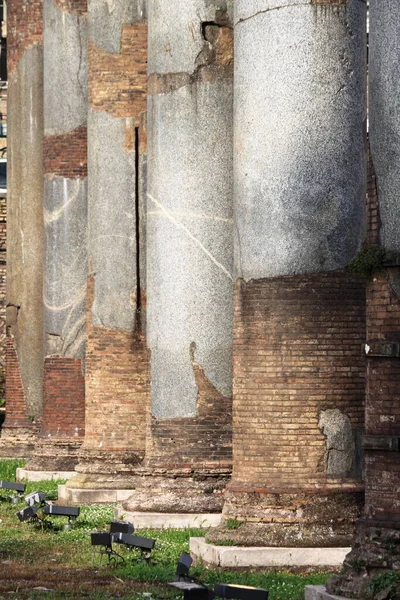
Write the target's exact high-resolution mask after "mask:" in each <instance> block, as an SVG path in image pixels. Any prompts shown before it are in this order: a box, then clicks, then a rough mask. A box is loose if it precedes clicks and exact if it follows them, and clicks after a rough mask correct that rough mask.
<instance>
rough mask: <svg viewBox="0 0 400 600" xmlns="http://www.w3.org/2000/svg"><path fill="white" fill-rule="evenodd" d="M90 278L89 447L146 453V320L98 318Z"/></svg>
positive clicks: (147, 362)
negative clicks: (126, 325)
mask: <svg viewBox="0 0 400 600" xmlns="http://www.w3.org/2000/svg"><path fill="white" fill-rule="evenodd" d="M93 294H94V278H93V277H91V278H90V279H89V283H88V311H87V324H88V325H87V332H88V335H87V344H86V435H85V449H87V450H88V449H93V450H97V449H98V448H101V449H102V450H110V451H111V450H127V451H128V450H129V451H130V452H136V453H137V454H138V456H139V457H140V458H143V455H144V450H145V439H146V418H147V411H148V406H149V385H150V382H149V356H148V350H147V347H146V342H145V338H144V335H143V333H142V331H141V328H140V326H139V327H138V328H137V330H136V331H121V330H116V329H108V328H106V327H95V326H93V324H92V319H91V308H92V303H93Z"/></svg>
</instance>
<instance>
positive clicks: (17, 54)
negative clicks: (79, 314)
mask: <svg viewBox="0 0 400 600" xmlns="http://www.w3.org/2000/svg"><path fill="white" fill-rule="evenodd" d="M42 31H43V16H42V4H41V2H40V1H37V0H34V1H33V2H25V1H24V0H12V1H11V2H9V3H8V77H9V82H8V85H9V91H8V182H7V186H8V194H7V300H6V301H7V349H6V379H7V384H6V403H7V409H6V420H5V423H4V426H3V430H2V442H1V445H0V455H3V456H4V455H8V456H17V455H22V456H25V457H27V456H30V455H31V453H32V450H33V446H32V443H33V441H34V439H35V435H36V433H37V423H38V422H40V417H41V414H42V378H43V305H42V286H43V216H42V215H43V162H42V161H43V39H42Z"/></svg>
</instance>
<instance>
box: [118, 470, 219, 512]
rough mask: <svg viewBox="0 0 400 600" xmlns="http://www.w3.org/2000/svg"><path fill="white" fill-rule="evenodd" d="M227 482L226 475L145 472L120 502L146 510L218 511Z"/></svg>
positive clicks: (125, 506) (130, 509)
mask: <svg viewBox="0 0 400 600" xmlns="http://www.w3.org/2000/svg"><path fill="white" fill-rule="evenodd" d="M226 483H227V481H226V478H224V477H222V478H221V477H218V476H215V477H212V476H199V477H196V476H194V475H193V476H187V477H182V476H176V477H172V476H170V477H167V476H164V477H156V476H155V477H150V476H145V477H142V478H141V480H140V482H139V483H138V485H137V486H136V488H135V491H134V493H133V494H132V496H131V497H130V498H129V500H128V501H126V502H124V503H123V509H124V510H126V511H128V512H146V513H175V514H176V513H179V514H186V513H189V514H193V513H195V514H198V513H199V514H204V513H206V514H209V513H220V512H222V506H223V492H224V490H225V487H226Z"/></svg>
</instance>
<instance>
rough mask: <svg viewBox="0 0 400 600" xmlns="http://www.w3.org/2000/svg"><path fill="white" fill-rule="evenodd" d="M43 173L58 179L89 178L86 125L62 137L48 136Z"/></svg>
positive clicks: (45, 144)
mask: <svg viewBox="0 0 400 600" xmlns="http://www.w3.org/2000/svg"><path fill="white" fill-rule="evenodd" d="M43 171H44V173H45V174H51V175H55V176H58V177H68V178H70V179H76V178H79V177H86V176H87V128H86V126H85V125H82V126H80V127H77V128H76V129H74V131H71V132H69V133H64V134H60V135H47V136H45V137H44V143H43Z"/></svg>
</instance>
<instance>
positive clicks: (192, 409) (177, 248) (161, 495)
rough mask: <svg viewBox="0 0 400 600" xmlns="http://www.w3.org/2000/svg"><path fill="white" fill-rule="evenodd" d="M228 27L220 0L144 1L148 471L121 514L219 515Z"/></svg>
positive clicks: (227, 408)
mask: <svg viewBox="0 0 400 600" xmlns="http://www.w3.org/2000/svg"><path fill="white" fill-rule="evenodd" d="M232 34H233V32H232V6H231V3H229V2H226V1H223V0H213V1H210V0H177V1H175V2H170V1H169V0H158V1H156V2H152V3H151V4H150V5H149V69H148V72H149V88H148V93H149V101H148V136H149V138H148V139H149V146H148V160H149V180H148V194H147V289H148V304H147V335H148V346H149V349H150V353H151V416H150V422H149V429H148V432H147V443H146V459H145V462H144V468H143V473H144V474H145V473H147V474H148V475H149V477H144V478H143V482H142V483H143V485H142V486H141V487H139V488H138V489H137V490H136V492H135V494H134V495H133V496H132V497H131V499H130V500H129V501H128V502H126V503H125V507H126V508H127V509H129V510H142V511H155V512H186V513H190V512H214V511H219V510H221V508H222V497H221V491H222V489H223V488H224V486H225V479H226V477H227V475H228V474H229V473H230V469H231V393H232V392H231V382H232V358H231V354H232V299H233V275H232V262H233V257H232V255H233V247H232V246H233V242H232V109H233V101H232V70H233V43H232ZM155 488H156V489H158V490H159V492H154V489H155Z"/></svg>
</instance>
